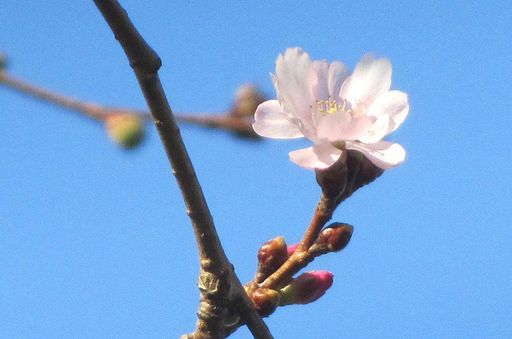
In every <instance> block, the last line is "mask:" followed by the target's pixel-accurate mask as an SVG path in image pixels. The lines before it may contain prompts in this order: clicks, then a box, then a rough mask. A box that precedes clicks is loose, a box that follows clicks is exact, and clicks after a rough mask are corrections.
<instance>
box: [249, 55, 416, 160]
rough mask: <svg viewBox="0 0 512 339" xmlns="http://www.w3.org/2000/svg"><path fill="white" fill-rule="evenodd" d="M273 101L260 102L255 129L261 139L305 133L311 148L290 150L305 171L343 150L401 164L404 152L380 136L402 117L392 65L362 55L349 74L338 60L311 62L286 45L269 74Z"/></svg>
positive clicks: (404, 103)
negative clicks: (393, 84) (286, 47)
mask: <svg viewBox="0 0 512 339" xmlns="http://www.w3.org/2000/svg"><path fill="white" fill-rule="evenodd" d="M271 77H272V81H273V83H274V87H275V89H276V92H277V100H268V101H265V102H263V103H261V104H260V105H259V106H258V108H257V109H256V112H255V122H254V124H253V128H254V131H255V132H256V133H258V134H259V135H261V136H263V137H268V138H275V139H294V138H301V137H306V138H308V139H309V140H311V141H312V142H313V146H311V147H308V148H303V149H299V150H295V151H292V152H290V153H289V155H290V159H291V160H292V161H293V162H294V163H296V164H297V165H300V166H302V167H305V168H308V169H315V168H316V169H325V168H327V167H329V166H331V165H332V164H334V163H335V162H336V161H337V160H338V159H339V158H340V156H341V155H342V154H343V152H346V150H355V151H358V152H361V153H362V154H363V155H364V156H365V157H367V158H368V159H369V160H370V161H371V162H372V163H374V164H375V165H376V166H378V167H380V168H382V169H388V168H391V167H394V166H396V165H398V164H400V163H401V162H402V161H403V160H404V159H405V150H404V148H403V147H402V146H400V145H399V144H397V143H393V142H390V141H384V140H382V139H383V138H384V137H385V136H386V135H388V134H389V133H391V132H393V131H394V130H396V129H397V128H398V127H399V126H400V125H401V124H402V122H403V121H404V119H405V118H406V117H407V114H408V112H409V103H408V99H407V94H406V93H404V92H401V91H397V90H390V87H391V63H390V62H389V60H388V59H386V58H381V59H377V58H375V57H374V56H373V55H371V54H368V55H365V56H364V57H363V58H362V59H361V61H359V63H358V64H357V65H356V68H355V70H354V72H353V73H352V74H350V72H349V70H348V68H347V67H346V66H345V65H344V64H343V63H341V62H339V61H334V62H332V63H330V64H329V63H328V62H327V61H326V60H314V61H312V60H311V59H310V57H309V55H308V54H307V53H306V52H304V51H303V50H302V49H300V48H288V49H287V50H286V51H285V53H284V55H282V54H280V55H279V56H278V58H277V61H276V73H275V74H271Z"/></svg>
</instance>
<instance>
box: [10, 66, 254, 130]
mask: <svg viewBox="0 0 512 339" xmlns="http://www.w3.org/2000/svg"><path fill="white" fill-rule="evenodd" d="M0 84H3V85H4V86H6V87H8V88H11V89H14V90H16V91H18V92H20V93H23V94H26V95H29V96H32V97H35V98H38V99H40V100H43V101H45V102H49V103H52V104H55V105H57V106H60V107H63V108H66V109H68V110H71V111H74V112H78V113H80V114H82V115H84V116H86V117H88V118H91V119H94V120H98V121H104V120H105V119H106V118H107V117H109V116H111V115H117V114H128V115H136V116H138V117H140V118H141V119H143V120H151V119H152V118H151V115H150V114H149V112H147V111H143V110H137V109H132V108H122V107H106V106H103V105H100V104H97V103H93V102H86V101H82V100H79V99H77V98H73V97H70V96H66V95H62V94H59V93H56V92H54V91H50V90H48V89H46V88H43V87H40V86H36V85H34V84H31V83H29V82H28V81H26V80H22V79H20V78H17V77H14V76H12V75H11V74H9V73H8V72H7V71H0ZM174 116H175V119H176V121H179V122H184V123H190V124H194V125H199V126H203V127H207V128H215V129H223V130H226V131H230V132H235V133H240V134H244V135H245V136H248V137H253V138H256V137H257V135H256V134H255V132H254V130H253V129H252V123H253V120H252V118H250V117H242V116H236V115H232V114H230V112H227V113H222V114H211V113H181V114H179V113H178V114H175V115H174Z"/></svg>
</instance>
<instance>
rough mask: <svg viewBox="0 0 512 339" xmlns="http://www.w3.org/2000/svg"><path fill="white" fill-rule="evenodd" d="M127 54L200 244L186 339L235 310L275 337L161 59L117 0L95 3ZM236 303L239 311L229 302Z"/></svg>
mask: <svg viewBox="0 0 512 339" xmlns="http://www.w3.org/2000/svg"><path fill="white" fill-rule="evenodd" d="M94 2H95V4H96V6H97V7H98V9H99V10H100V12H101V14H102V15H103V17H104V18H105V20H106V21H107V23H108V25H109V26H110V28H111V30H112V32H113V33H114V35H115V37H116V39H117V40H118V41H119V43H120V44H121V47H122V48H123V50H124V52H125V53H126V55H127V57H128V60H129V62H130V66H131V67H132V68H133V70H134V72H135V75H136V77H137V80H138V81H139V85H140V87H141V89H142V92H143V93H144V97H145V99H146V102H147V104H148V107H149V110H150V112H151V115H152V116H153V119H154V121H155V125H156V128H157V130H158V133H159V134H160V138H161V140H162V143H163V145H164V148H165V151H166V153H167V157H168V158H169V161H170V163H171V166H172V168H173V172H174V175H175V177H176V180H177V182H178V185H179V186H180V189H181V192H182V195H183V198H184V200H185V204H186V206H187V214H188V215H189V217H190V219H191V221H192V225H193V228H194V232H195V235H196V240H197V244H198V248H199V256H200V262H201V274H200V277H199V287H200V290H201V305H200V308H199V312H198V318H199V319H198V323H197V327H196V331H195V332H194V333H192V334H190V335H188V336H187V337H188V338H222V337H224V336H225V334H226V333H225V328H226V324H225V322H226V320H227V317H228V316H229V313H230V312H233V311H235V312H236V313H238V315H239V316H240V317H241V318H242V320H243V321H244V322H245V323H246V324H247V326H248V327H249V329H250V331H251V332H252V334H253V335H254V336H255V337H257V338H272V335H271V334H270V332H269V331H268V328H267V327H266V325H265V323H264V322H263V321H262V320H261V318H260V317H259V315H258V314H257V313H256V311H255V310H254V307H253V305H252V303H251V301H250V300H249V299H248V297H247V295H246V293H245V290H244V288H243V286H242V284H241V283H240V281H239V279H238V277H237V276H236V274H235V273H234V271H233V268H232V265H231V264H230V262H229V261H228V259H227V257H226V254H225V252H224V250H223V248H222V245H221V243H220V240H219V237H218V235H217V232H216V230H215V225H214V223H213V219H212V216H211V214H210V211H209V209H208V206H207V204H206V200H205V198H204V195H203V192H202V189H201V186H200V185H199V181H198V179H197V176H196V174H195V171H194V169H193V167H192V163H191V161H190V158H189V156H188V153H187V151H186V149H185V145H184V143H183V140H182V138H181V136H180V131H179V128H178V126H177V124H176V120H175V118H174V116H173V114H172V111H171V108H170V106H169V103H168V101H167V98H166V96H165V93H164V90H163V88H162V84H161V82H160V80H159V77H158V69H159V68H160V66H161V60H160V58H159V57H158V55H157V54H156V53H155V52H154V51H153V49H151V47H150V46H149V45H148V44H147V43H146V41H145V40H144V39H143V38H142V36H141V35H140V34H139V32H138V31H137V30H136V28H135V27H134V25H133V24H132V23H131V21H130V19H129V18H128V15H127V14H126V11H125V10H124V9H123V8H122V7H121V6H120V5H119V3H118V2H117V1H115V0H95V1H94ZM231 305H235V306H236V309H232V308H231V307H230V306H231Z"/></svg>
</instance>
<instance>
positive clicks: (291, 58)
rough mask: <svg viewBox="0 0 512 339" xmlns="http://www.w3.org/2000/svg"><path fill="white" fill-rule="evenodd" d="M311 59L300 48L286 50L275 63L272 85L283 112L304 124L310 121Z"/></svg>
mask: <svg viewBox="0 0 512 339" xmlns="http://www.w3.org/2000/svg"><path fill="white" fill-rule="evenodd" d="M310 68H311V59H310V58H309V55H308V54H307V53H306V52H304V51H303V50H302V49H300V48H288V49H287V50H286V51H285V53H284V55H282V54H280V55H279V56H278V57H277V61H276V75H275V77H274V79H273V80H274V85H275V87H276V90H277V92H278V95H279V100H280V101H281V103H282V104H283V107H284V110H285V111H286V112H287V113H290V114H291V115H292V116H294V117H297V118H299V119H300V120H303V121H305V122H308V121H310V120H311V114H310V111H311V109H310V105H311V103H312V101H313V100H312V99H311V94H310V86H309V82H308V81H309V72H310Z"/></svg>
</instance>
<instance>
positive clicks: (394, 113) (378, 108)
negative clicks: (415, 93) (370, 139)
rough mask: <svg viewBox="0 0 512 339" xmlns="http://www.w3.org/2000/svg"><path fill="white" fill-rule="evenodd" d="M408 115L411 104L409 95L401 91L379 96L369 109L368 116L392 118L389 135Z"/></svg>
mask: <svg viewBox="0 0 512 339" xmlns="http://www.w3.org/2000/svg"><path fill="white" fill-rule="evenodd" d="M408 113H409V102H408V100H407V94H405V93H404V92H401V91H389V92H386V93H384V94H382V95H379V96H378V97H377V98H376V99H375V101H374V102H373V103H372V104H371V106H370V107H368V115H373V116H382V115H388V116H389V117H390V118H391V119H390V126H389V131H388V133H391V132H392V131H394V130H395V129H397V128H398V127H399V126H400V125H401V124H402V122H403V121H404V120H405V118H406V117H407V114H408Z"/></svg>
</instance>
